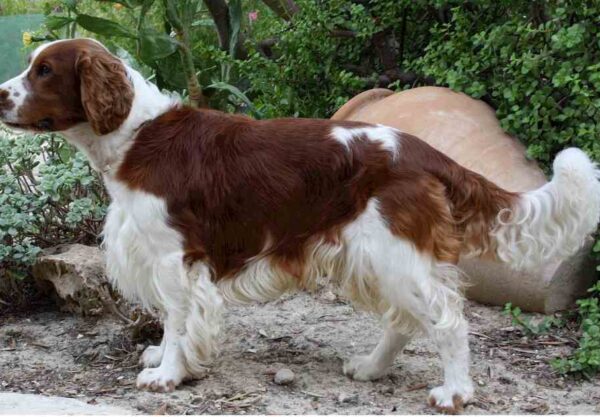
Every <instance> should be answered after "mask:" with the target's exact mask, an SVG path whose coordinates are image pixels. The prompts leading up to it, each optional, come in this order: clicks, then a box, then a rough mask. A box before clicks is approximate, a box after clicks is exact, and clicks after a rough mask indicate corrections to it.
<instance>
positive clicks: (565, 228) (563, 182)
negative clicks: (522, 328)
mask: <svg viewBox="0 0 600 417" xmlns="http://www.w3.org/2000/svg"><path fill="white" fill-rule="evenodd" d="M553 169H554V176H553V178H552V181H551V182H549V183H548V184H546V185H544V186H543V187H541V188H538V189H537V190H534V191H529V192H526V193H523V194H521V195H520V196H519V199H518V200H517V202H516V203H515V205H514V206H513V207H512V208H511V209H504V210H501V211H500V213H499V214H498V217H497V223H496V226H495V227H494V229H493V230H492V237H493V238H494V240H495V243H496V254H497V256H498V258H499V259H500V260H501V261H503V262H506V263H508V264H509V265H511V266H512V267H513V268H515V269H530V268H533V267H536V266H540V265H541V264H542V263H543V262H546V261H548V260H550V259H565V258H567V257H569V256H571V255H573V254H575V253H576V252H577V251H578V250H579V249H580V248H581V247H582V246H583V244H584V242H585V238H586V237H587V236H588V235H589V234H591V233H593V232H594V231H595V230H596V227H597V225H598V221H599V220H600V171H599V170H598V169H597V166H596V165H595V164H594V163H593V162H592V161H591V160H590V159H589V158H588V156H587V155H586V154H585V153H584V152H583V151H581V150H579V149H577V148H569V149H565V150H564V151H562V152H560V153H559V154H558V155H557V156H556V159H555V160H554V164H553Z"/></svg>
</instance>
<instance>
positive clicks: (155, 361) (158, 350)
mask: <svg viewBox="0 0 600 417" xmlns="http://www.w3.org/2000/svg"><path fill="white" fill-rule="evenodd" d="M163 352H164V350H163V348H162V347H161V346H148V347H147V348H146V350H144V353H142V356H141V357H140V365H142V366H143V367H144V368H156V367H158V366H159V365H160V362H161V361H162V357H163Z"/></svg>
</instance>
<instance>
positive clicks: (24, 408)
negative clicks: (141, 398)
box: [0, 393, 137, 415]
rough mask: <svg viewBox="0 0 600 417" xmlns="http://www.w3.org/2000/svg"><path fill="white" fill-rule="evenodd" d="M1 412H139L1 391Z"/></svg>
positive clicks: (72, 413) (63, 413)
mask: <svg viewBox="0 0 600 417" xmlns="http://www.w3.org/2000/svg"><path fill="white" fill-rule="evenodd" d="M0 414H38V415H40V414H45V415H48V414H62V415H74V414H86V415H109V414H121V415H123V414H137V413H136V412H135V411H134V410H129V409H126V408H122V407H115V406H108V405H91V404H86V403H84V402H83V401H79V400H75V399H73V398H64V397H46V396H43V395H33V394H16V393H0Z"/></svg>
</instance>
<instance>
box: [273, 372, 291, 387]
mask: <svg viewBox="0 0 600 417" xmlns="http://www.w3.org/2000/svg"><path fill="white" fill-rule="evenodd" d="M294 378H296V375H294V373H293V372H292V371H291V369H287V368H283V369H280V370H279V371H277V373H276V374H275V377H274V378H273V381H274V382H275V383H276V384H277V385H289V384H291V383H292V382H294Z"/></svg>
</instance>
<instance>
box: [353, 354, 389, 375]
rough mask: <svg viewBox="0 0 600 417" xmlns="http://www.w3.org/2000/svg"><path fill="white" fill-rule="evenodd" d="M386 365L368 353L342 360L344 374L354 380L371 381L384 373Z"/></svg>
mask: <svg viewBox="0 0 600 417" xmlns="http://www.w3.org/2000/svg"><path fill="white" fill-rule="evenodd" d="M386 370H387V366H382V365H381V364H380V363H378V362H377V361H374V360H373V359H372V358H371V356H370V355H360V356H353V357H352V358H350V360H348V361H346V362H344V374H345V375H346V376H348V377H350V378H352V379H354V380H355V381H373V380H375V379H379V378H381V377H382V376H384V375H385V374H386Z"/></svg>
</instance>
